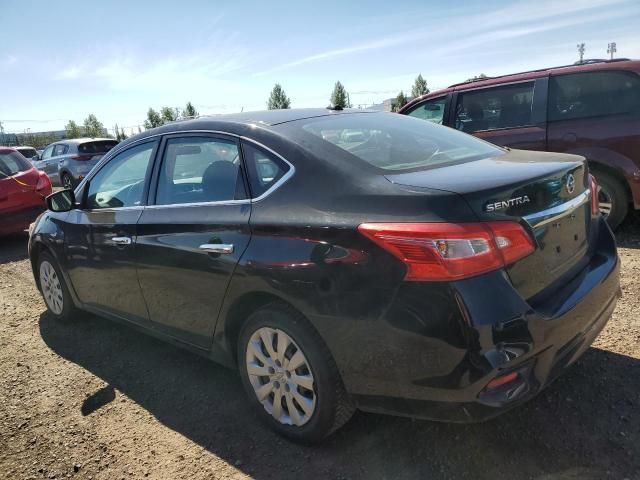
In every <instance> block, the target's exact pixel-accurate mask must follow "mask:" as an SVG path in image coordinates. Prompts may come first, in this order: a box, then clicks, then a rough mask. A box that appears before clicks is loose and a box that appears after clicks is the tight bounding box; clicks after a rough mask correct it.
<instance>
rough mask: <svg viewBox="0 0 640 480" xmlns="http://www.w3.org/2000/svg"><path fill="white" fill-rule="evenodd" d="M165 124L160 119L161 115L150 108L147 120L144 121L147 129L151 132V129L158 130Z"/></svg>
mask: <svg viewBox="0 0 640 480" xmlns="http://www.w3.org/2000/svg"><path fill="white" fill-rule="evenodd" d="M163 123H164V122H163V121H162V117H160V114H159V113H158V112H156V111H155V110H154V109H153V108H150V109H149V111H147V119H146V120H145V121H144V128H145V129H147V130H149V129H150V128H156V127H159V126H160V125H162V124H163Z"/></svg>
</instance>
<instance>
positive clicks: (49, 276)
mask: <svg viewBox="0 0 640 480" xmlns="http://www.w3.org/2000/svg"><path fill="white" fill-rule="evenodd" d="M40 288H41V289H42V296H43V297H44V301H45V302H46V304H47V307H49V310H51V311H52V312H53V313H54V314H55V315H61V314H62V310H63V309H64V295H63V292H62V284H61V283H60V278H58V274H57V273H56V270H55V268H53V265H51V263H49V262H48V261H46V260H43V261H42V263H40Z"/></svg>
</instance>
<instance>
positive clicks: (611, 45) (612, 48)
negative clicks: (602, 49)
mask: <svg viewBox="0 0 640 480" xmlns="http://www.w3.org/2000/svg"><path fill="white" fill-rule="evenodd" d="M617 51H618V49H617V48H616V42H611V43H609V44H607V53H608V54H609V55H610V59H611V60H613V54H614V53H616V52H617Z"/></svg>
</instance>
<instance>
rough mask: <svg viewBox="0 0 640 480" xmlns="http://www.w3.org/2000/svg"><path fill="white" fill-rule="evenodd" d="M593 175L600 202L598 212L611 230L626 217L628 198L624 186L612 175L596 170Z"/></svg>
mask: <svg viewBox="0 0 640 480" xmlns="http://www.w3.org/2000/svg"><path fill="white" fill-rule="evenodd" d="M593 175H594V176H595V177H596V180H598V185H599V190H598V200H599V201H600V212H601V213H602V215H603V216H604V217H605V219H606V220H607V223H608V224H609V226H610V227H611V229H612V230H615V229H616V228H617V227H618V225H620V224H621V223H622V221H623V220H624V219H625V217H626V216H627V212H628V211H629V198H628V197H627V191H626V189H625V186H624V185H623V184H622V182H620V181H619V180H618V179H617V178H615V177H614V176H613V175H610V174H608V173H604V172H601V171H598V170H595V171H593Z"/></svg>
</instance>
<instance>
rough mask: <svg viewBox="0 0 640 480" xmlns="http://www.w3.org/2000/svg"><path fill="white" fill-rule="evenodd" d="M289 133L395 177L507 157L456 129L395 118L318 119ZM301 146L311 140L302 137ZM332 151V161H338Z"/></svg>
mask: <svg viewBox="0 0 640 480" xmlns="http://www.w3.org/2000/svg"><path fill="white" fill-rule="evenodd" d="M300 125H301V127H300ZM287 128H296V129H297V132H300V130H302V132H306V133H309V134H312V135H313V136H315V138H316V139H317V138H319V139H321V140H322V141H324V143H325V145H326V144H332V145H334V146H336V147H339V148H340V149H342V150H343V151H345V152H348V153H350V154H351V155H354V156H355V157H357V158H359V159H360V160H364V161H365V162H367V163H368V164H370V165H373V166H374V167H377V168H381V169H384V170H392V171H400V170H410V169H424V168H430V167H434V166H436V165H442V164H446V163H460V162H467V161H473V160H478V159H481V158H487V157H491V156H499V155H502V154H503V153H504V150H502V149H500V148H498V147H496V146H494V145H491V144H489V143H487V142H484V141H482V140H479V139H477V138H475V137H472V136H470V135H465V134H463V133H460V132H456V131H455V130H453V129H451V128H446V127H441V126H439V125H434V124H433V123H431V122H425V121H423V120H418V119H416V118H412V117H410V116H408V115H397V114H395V113H353V114H342V115H331V116H326V117H316V118H310V119H303V120H299V121H297V122H291V123H290V125H289V126H288V127H287ZM297 132H296V131H294V132H293V134H294V135H295V134H296V133H297ZM300 141H301V142H302V141H304V142H306V143H309V142H310V141H311V140H310V139H309V140H308V139H307V138H304V137H303V136H302V135H300ZM318 148H321V146H320V145H318ZM325 148H326V147H325ZM329 150H330V149H327V151H326V155H328V158H331V157H334V156H335V154H334V153H333V152H330V151H329Z"/></svg>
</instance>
